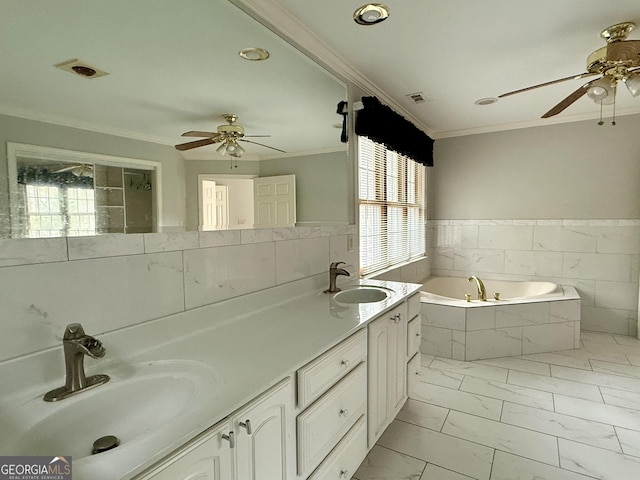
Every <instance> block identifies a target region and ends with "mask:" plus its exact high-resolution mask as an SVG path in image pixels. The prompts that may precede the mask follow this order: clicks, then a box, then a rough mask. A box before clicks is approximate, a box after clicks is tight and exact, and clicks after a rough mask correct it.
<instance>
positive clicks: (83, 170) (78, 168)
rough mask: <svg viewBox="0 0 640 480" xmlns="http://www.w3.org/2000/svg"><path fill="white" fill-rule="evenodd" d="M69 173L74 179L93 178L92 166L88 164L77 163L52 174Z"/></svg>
mask: <svg viewBox="0 0 640 480" xmlns="http://www.w3.org/2000/svg"><path fill="white" fill-rule="evenodd" d="M63 172H71V173H72V174H74V175H75V176H76V177H90V178H91V177H93V165H91V164H89V163H79V164H78V165H71V166H69V167H64V168H60V169H58V170H55V171H54V172H53V173H63Z"/></svg>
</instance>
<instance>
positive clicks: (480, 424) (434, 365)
mask: <svg viewBox="0 0 640 480" xmlns="http://www.w3.org/2000/svg"><path fill="white" fill-rule="evenodd" d="M581 345H582V346H581V348H580V349H579V350H570V351H566V352H560V353H553V354H550V353H541V354H534V355H524V356H522V357H508V358H499V359H493V360H480V361H477V362H457V361H455V360H446V359H442V358H438V357H433V356H429V355H423V356H422V372H421V375H420V377H418V378H419V381H418V382H415V383H414V388H413V390H412V391H410V392H409V400H408V401H407V403H406V404H405V406H404V407H403V409H402V410H401V412H400V414H399V415H398V417H396V420H395V421H394V422H393V423H392V424H391V426H389V428H388V429H387V430H386V431H385V432H384V433H383V435H382V437H380V440H378V443H377V445H376V447H375V448H373V449H372V450H371V451H370V452H369V455H368V456H367V458H366V459H365V461H364V462H363V463H362V465H361V466H360V468H359V469H358V470H357V471H356V473H355V474H354V475H353V479H352V480H381V479H389V480H391V479H398V478H403V479H405V478H406V479H409V478H410V479H414V480H470V479H476V480H524V479H537V480H593V479H600V480H637V479H638V478H640V447H639V446H640V443H639V442H640V423H639V419H640V393H639V392H640V367H637V366H636V365H640V363H638V361H639V360H640V341H639V340H637V339H634V338H629V337H628V336H618V335H609V334H600V333H590V332H588V333H585V334H584V335H583V338H582V341H581ZM605 359H606V360H605Z"/></svg>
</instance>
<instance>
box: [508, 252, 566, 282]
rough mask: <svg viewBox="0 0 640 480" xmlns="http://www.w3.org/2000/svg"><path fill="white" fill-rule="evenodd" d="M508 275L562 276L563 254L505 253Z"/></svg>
mask: <svg viewBox="0 0 640 480" xmlns="http://www.w3.org/2000/svg"><path fill="white" fill-rule="evenodd" d="M504 255H505V258H504V269H505V272H506V273H513V274H518V275H533V276H541V277H560V276H562V253H559V252H534V251H514V250H507V251H505V254H504Z"/></svg>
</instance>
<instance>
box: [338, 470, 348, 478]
mask: <svg viewBox="0 0 640 480" xmlns="http://www.w3.org/2000/svg"><path fill="white" fill-rule="evenodd" d="M340 478H349V470H347V469H346V468H345V469H341V470H340Z"/></svg>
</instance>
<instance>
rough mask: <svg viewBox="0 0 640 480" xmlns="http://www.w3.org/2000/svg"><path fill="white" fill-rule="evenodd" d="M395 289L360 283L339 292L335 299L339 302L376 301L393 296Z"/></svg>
mask: <svg viewBox="0 0 640 480" xmlns="http://www.w3.org/2000/svg"><path fill="white" fill-rule="evenodd" d="M392 293H393V290H389V289H387V288H382V287H373V286H368V285H360V286H357V287H353V288H350V289H348V290H343V291H342V292H338V293H336V294H335V295H334V296H333V299H334V300H335V301H336V302H339V303H348V304H354V303H374V302H381V301H383V300H386V299H387V298H389V297H390V296H391V294H392Z"/></svg>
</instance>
